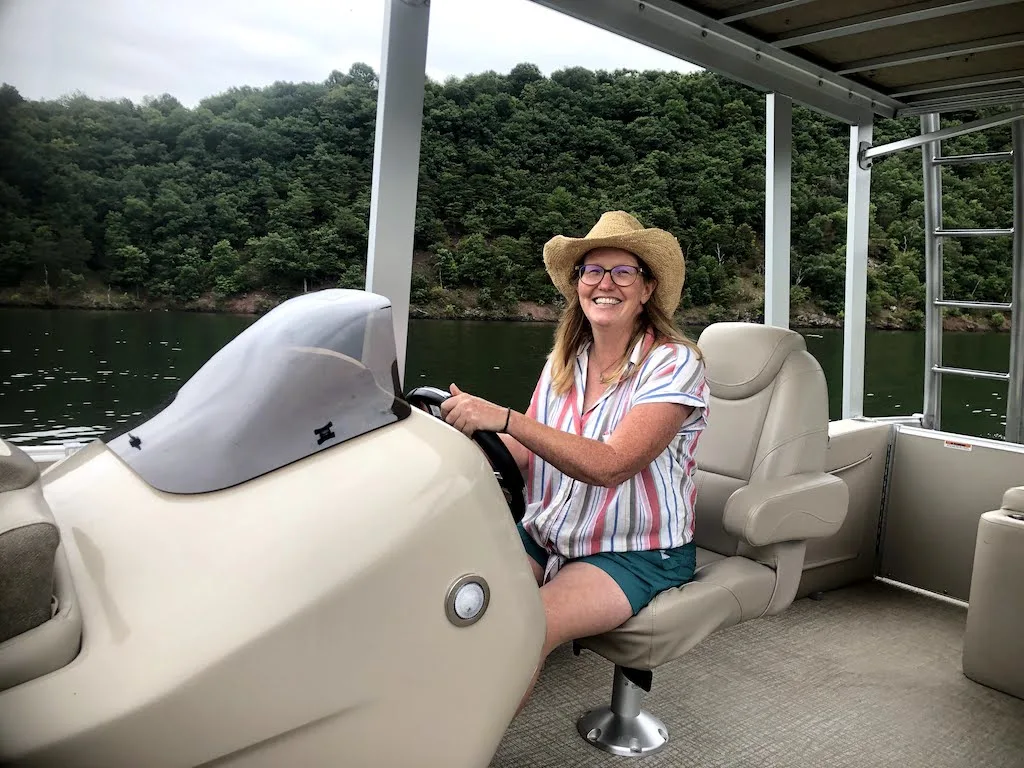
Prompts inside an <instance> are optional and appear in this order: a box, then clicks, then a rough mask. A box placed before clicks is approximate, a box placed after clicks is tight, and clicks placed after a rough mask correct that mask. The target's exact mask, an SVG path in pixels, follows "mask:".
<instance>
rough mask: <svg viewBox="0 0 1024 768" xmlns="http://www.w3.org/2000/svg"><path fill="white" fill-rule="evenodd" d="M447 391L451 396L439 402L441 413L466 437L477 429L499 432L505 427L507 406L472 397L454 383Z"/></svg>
mask: <svg viewBox="0 0 1024 768" xmlns="http://www.w3.org/2000/svg"><path fill="white" fill-rule="evenodd" d="M449 391H450V392H451V393H452V396H451V397H449V398H448V399H447V400H445V401H444V402H443V403H441V415H442V416H444V420H445V421H446V422H448V423H449V424H451V425H452V426H453V427H455V428H456V429H457V430H459V431H460V432H462V433H463V434H464V435H466V436H467V437H472V436H473V433H474V432H478V431H483V432H499V431H501V430H502V429H504V428H505V417H506V416H507V415H508V409H507V408H503V407H502V406H500V405H495V404H494V403H491V402H488V401H487V400H484V399H483V398H480V397H474V396H473V395H470V394H468V393H466V392H463V391H461V390H460V389H459V388H458V387H457V386H455V385H454V384H452V385H451V387H450V388H449Z"/></svg>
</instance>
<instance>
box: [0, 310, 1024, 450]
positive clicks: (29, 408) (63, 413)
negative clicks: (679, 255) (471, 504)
mask: <svg viewBox="0 0 1024 768" xmlns="http://www.w3.org/2000/svg"><path fill="white" fill-rule="evenodd" d="M253 321H254V318H252V317H245V316H233V315H201V314H191V313H180V312H90V311H76V310H36V309H0V435H3V436H4V437H5V438H9V439H11V440H12V442H15V443H22V444H56V445H59V444H62V443H66V442H70V441H74V440H88V439H91V438H93V437H96V436H99V435H102V434H103V433H104V432H105V431H106V430H108V429H110V428H111V427H114V426H116V425H117V424H121V423H124V422H125V421H127V420H129V419H132V418H134V417H135V416H136V415H138V414H140V413H142V412H144V411H146V410H148V409H149V408H151V407H153V406H155V405H157V404H159V403H160V402H162V401H163V400H164V399H166V398H167V397H168V396H169V395H170V394H172V393H173V392H174V391H175V390H176V389H177V388H178V387H180V386H181V385H182V384H183V383H184V382H185V381H186V380H187V379H188V378H189V377H190V376H191V375H192V374H193V373H195V371H196V370H198V369H199V367H200V366H201V365H202V364H203V363H204V362H205V361H206V360H207V359H208V358H209V357H210V356H211V355H212V354H213V353H214V352H216V351H217V350H218V349H220V348H221V347H222V346H223V345H224V344H226V343H227V342H228V341H230V340H231V339H232V338H233V337H234V336H235V335H237V334H238V333H239V332H241V331H242V330H243V329H244V328H245V327H247V326H248V325H249V324H250V323H252V322H253ZM552 330H553V326H551V325H546V324H545V325H542V324H530V323H497V322H473V321H440V320H420V321H414V322H413V323H412V325H411V327H410V331H409V354H408V365H407V368H406V377H405V383H406V388H407V389H408V388H411V387H413V386H416V385H418V384H432V385H434V386H441V387H447V385H448V384H449V383H451V382H453V381H454V382H455V383H457V384H458V385H459V386H460V387H461V388H462V389H463V390H465V391H468V392H473V393H474V394H478V395H480V396H482V397H486V398H488V399H491V400H495V401H497V402H500V403H505V404H508V405H511V406H513V407H517V408H520V409H523V408H525V407H526V404H527V403H528V402H529V399H530V395H531V393H532V392H533V387H534V384H535V383H536V380H537V375H538V373H539V372H540V368H541V366H542V365H543V362H544V357H545V355H546V353H547V351H548V348H549V346H550V344H551V334H552ZM803 334H804V336H805V338H806V340H807V347H808V349H809V350H810V351H811V353H812V354H813V355H814V356H815V357H816V358H817V359H818V361H819V362H820V363H821V366H822V368H823V369H824V371H825V375H826V377H827V379H828V382H829V393H830V401H831V412H832V413H831V415H832V418H838V417H839V416H840V411H841V406H840V396H841V387H842V370H843V335H842V332H841V331H833V330H809V331H804V332H803ZM692 335H693V336H694V337H696V335H697V329H692ZM1009 343H1010V342H1009V337H1008V336H1007V335H1006V334H997V333H979V334H969V333H960V334H954V333H947V334H945V336H944V357H945V359H944V363H945V364H947V365H951V366H957V367H964V368H982V369H987V370H992V371H1005V370H1006V366H1007V363H1008V360H1009ZM923 349H924V334H923V333H915V332H903V331H900V332H895V331H874V332H869V333H868V337H867V350H866V356H867V365H866V376H867V379H866V382H865V393H866V396H865V412H866V414H867V415H868V416H896V415H905V414H912V413H915V412H919V411H920V410H921V403H922V385H923V379H922V366H923V362H922V355H923ZM943 388H944V393H943V414H942V426H943V428H944V429H947V430H950V431H954V432H961V433H964V434H968V435H974V436H980V437H996V438H1001V437H1002V435H1003V430H1004V423H1003V422H1004V419H1005V410H1006V386H1005V385H1004V384H999V383H995V382H985V381H977V380H970V379H960V378H952V377H947V378H946V379H945V381H944V382H943Z"/></svg>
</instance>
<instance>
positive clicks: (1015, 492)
mask: <svg viewBox="0 0 1024 768" xmlns="http://www.w3.org/2000/svg"><path fill="white" fill-rule="evenodd" d="M1003 509H1006V510H1009V511H1010V512H1024V485H1018V486H1017V487H1016V488H1010V489H1009V490H1008V491H1007V492H1006V493H1004V494H1003Z"/></svg>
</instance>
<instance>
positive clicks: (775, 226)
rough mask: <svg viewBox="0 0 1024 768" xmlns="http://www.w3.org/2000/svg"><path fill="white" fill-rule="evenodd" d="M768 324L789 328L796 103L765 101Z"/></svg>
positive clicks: (784, 99) (771, 98) (783, 98)
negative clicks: (794, 116)
mask: <svg viewBox="0 0 1024 768" xmlns="http://www.w3.org/2000/svg"><path fill="white" fill-rule="evenodd" d="M765 111H766V115H765V117H766V120H765V126H766V134H767V135H766V136H765V194H764V324H765V325H774V326H776V327H778V328H789V252H790V237H789V235H790V222H791V220H792V207H791V205H790V200H791V192H792V190H791V187H790V182H791V178H792V169H793V100H792V99H790V98H788V97H786V96H780V95H779V94H777V93H769V94H768V96H767V98H766V99H765Z"/></svg>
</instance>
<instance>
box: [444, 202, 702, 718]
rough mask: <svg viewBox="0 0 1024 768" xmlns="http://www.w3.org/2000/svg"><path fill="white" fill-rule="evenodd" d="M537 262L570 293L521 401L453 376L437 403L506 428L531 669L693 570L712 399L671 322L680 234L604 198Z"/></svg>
mask: <svg viewBox="0 0 1024 768" xmlns="http://www.w3.org/2000/svg"><path fill="white" fill-rule="evenodd" d="M544 264H545V267H546V268H547V271H548V274H549V275H550V277H551V280H552V282H553V283H554V285H555V287H556V288H558V290H559V291H560V292H561V293H562V295H563V296H565V298H566V300H567V305H566V308H565V311H564V313H563V315H562V319H561V322H560V323H559V326H558V330H557V331H556V334H555V344H554V347H553V349H552V351H551V354H550V355H549V357H548V361H547V364H546V365H545V366H544V370H543V372H542V373H541V376H540V380H539V381H538V383H537V387H536V390H535V391H534V394H533V398H532V401H531V403H530V407H529V409H528V410H527V411H526V413H525V414H523V413H518V412H516V411H513V410H512V409H510V408H504V407H501V406H498V405H495V404H493V403H490V402H487V401H486V400H482V399H480V398H477V397H474V396H472V395H470V394H467V393H464V392H461V391H459V389H458V387H456V386H455V385H454V384H453V385H452V387H451V392H452V395H453V396H452V397H451V398H450V399H449V400H447V401H445V403H444V405H443V406H442V412H443V414H444V415H445V419H446V420H447V421H448V423H449V424H452V425H454V426H455V427H456V428H458V429H460V430H461V431H463V432H465V433H466V434H467V435H471V434H472V433H473V432H475V431H477V430H491V431H496V432H499V433H502V439H503V440H504V442H505V444H506V445H507V446H508V448H509V450H510V451H511V452H512V454H513V456H515V458H516V461H517V463H518V464H519V467H520V469H521V470H522V471H523V473H524V475H525V476H526V489H527V509H526V515H525V516H524V518H523V520H522V523H521V524H520V526H519V532H520V536H521V537H522V540H523V546H524V548H525V550H526V553H527V555H528V557H529V559H530V565H531V567H532V569H533V572H534V575H535V576H536V578H537V583H538V585H540V591H541V598H542V601H543V603H544V610H545V616H546V619H547V635H546V638H545V643H544V649H543V651H542V654H541V659H540V664H539V665H538V668H537V670H538V673H539V671H540V669H541V667H542V666H543V663H544V660H545V659H546V658H547V656H548V654H549V653H550V652H551V651H552V650H553V649H554V648H556V647H558V646H559V645H561V644H562V643H565V642H568V641H570V640H574V639H577V638H581V637H588V636H591V635H596V634H601V633H602V632H606V631H608V630H611V629H614V628H615V627H617V626H619V625H620V624H622V623H623V622H624V621H626V619H628V618H629V617H630V616H632V615H634V614H636V613H637V612H638V611H639V610H640V609H641V608H643V607H644V606H645V605H647V603H649V602H650V601H651V600H652V599H653V598H654V596H655V595H657V594H658V593H659V592H661V591H663V590H665V589H668V588H670V587H677V586H680V585H682V584H685V583H686V582H688V581H690V580H691V579H692V578H693V571H694V568H695V565H696V548H695V545H694V543H693V531H694V501H695V498H696V492H697V489H696V485H695V483H694V472H695V470H696V461H695V459H694V452H695V449H696V446H697V441H698V438H699V436H700V434H701V432H702V430H703V429H704V427H705V425H706V423H707V404H708V403H707V387H706V384H705V380H704V365H703V362H702V359H701V355H700V350H699V349H698V348H697V346H696V345H695V344H694V343H693V342H691V341H689V340H688V339H687V338H686V337H685V336H684V335H683V333H682V332H681V331H680V330H679V329H678V328H677V327H676V326H675V325H674V323H673V320H672V317H673V314H674V312H675V310H676V308H677V307H678V305H679V299H680V296H681V294H682V288H683V280H684V275H685V264H684V260H683V253H682V250H681V248H680V247H679V243H678V241H677V240H676V238H675V237H673V236H672V235H671V234H670V233H668V232H665V231H664V230H661V229H645V228H644V227H643V226H642V225H641V224H640V222H638V221H637V220H636V219H635V218H634V217H633V216H630V215H629V214H627V213H624V212H622V211H612V212H609V213H606V214H604V215H603V216H602V217H601V219H600V221H598V223H597V224H596V225H595V226H594V228H593V229H591V231H590V232H589V233H588V234H587V235H586V237H582V238H570V237H564V236H561V235H559V236H556V237H554V238H552V239H551V240H550V241H548V243H547V244H546V245H545V247H544ZM535 682H536V675H535V676H534V680H533V682H531V684H530V688H529V689H528V690H527V692H526V695H524V697H523V700H522V702H521V703H520V708H521V707H522V705H523V704H524V703H525V701H526V698H527V697H528V696H529V693H530V691H531V690H532V688H533V685H534V683H535Z"/></svg>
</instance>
